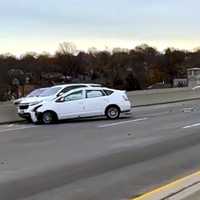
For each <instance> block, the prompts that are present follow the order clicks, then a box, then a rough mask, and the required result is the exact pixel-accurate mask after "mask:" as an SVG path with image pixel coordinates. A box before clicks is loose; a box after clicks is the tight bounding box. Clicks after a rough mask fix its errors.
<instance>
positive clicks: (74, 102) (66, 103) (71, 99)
mask: <svg viewBox="0 0 200 200" xmlns="http://www.w3.org/2000/svg"><path fill="white" fill-rule="evenodd" d="M84 102H85V93H84V90H77V91H75V92H72V93H70V94H68V95H66V96H65V97H63V101H62V102H58V103H57V109H58V110H59V118H60V119H67V118H77V117H81V116H83V114H84Z"/></svg>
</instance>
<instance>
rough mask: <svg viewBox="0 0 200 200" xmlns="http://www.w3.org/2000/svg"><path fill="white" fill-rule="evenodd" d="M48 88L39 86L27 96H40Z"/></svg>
mask: <svg viewBox="0 0 200 200" xmlns="http://www.w3.org/2000/svg"><path fill="white" fill-rule="evenodd" d="M45 90H47V88H39V89H36V90H33V91H32V92H30V93H29V94H28V95H27V97H38V96H40V95H41V94H42V93H43V92H44V91H45Z"/></svg>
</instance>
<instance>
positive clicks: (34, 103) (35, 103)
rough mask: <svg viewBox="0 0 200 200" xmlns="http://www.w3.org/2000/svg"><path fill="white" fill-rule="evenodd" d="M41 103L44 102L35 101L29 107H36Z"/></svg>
mask: <svg viewBox="0 0 200 200" xmlns="http://www.w3.org/2000/svg"><path fill="white" fill-rule="evenodd" d="M39 103H42V101H35V102H32V103H30V104H29V105H30V106H35V105H37V104H39Z"/></svg>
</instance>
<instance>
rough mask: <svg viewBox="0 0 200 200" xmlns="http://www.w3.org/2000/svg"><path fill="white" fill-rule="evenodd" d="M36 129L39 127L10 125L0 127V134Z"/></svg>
mask: <svg viewBox="0 0 200 200" xmlns="http://www.w3.org/2000/svg"><path fill="white" fill-rule="evenodd" d="M35 127H37V126H34V125H15V124H10V125H7V126H3V127H0V133H5V132H11V131H18V130H24V129H30V128H35Z"/></svg>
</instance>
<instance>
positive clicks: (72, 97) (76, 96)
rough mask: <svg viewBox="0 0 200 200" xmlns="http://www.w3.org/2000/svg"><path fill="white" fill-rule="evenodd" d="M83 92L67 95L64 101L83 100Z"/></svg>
mask: <svg viewBox="0 0 200 200" xmlns="http://www.w3.org/2000/svg"><path fill="white" fill-rule="evenodd" d="M83 98H84V97H83V90H79V91H77V92H73V93H71V94H69V95H67V96H66V97H65V98H64V99H65V101H76V100H81V99H83Z"/></svg>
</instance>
